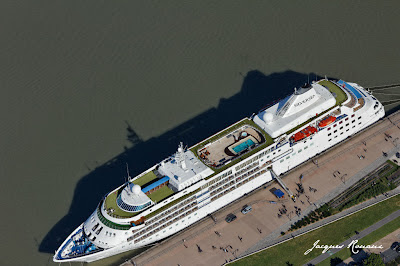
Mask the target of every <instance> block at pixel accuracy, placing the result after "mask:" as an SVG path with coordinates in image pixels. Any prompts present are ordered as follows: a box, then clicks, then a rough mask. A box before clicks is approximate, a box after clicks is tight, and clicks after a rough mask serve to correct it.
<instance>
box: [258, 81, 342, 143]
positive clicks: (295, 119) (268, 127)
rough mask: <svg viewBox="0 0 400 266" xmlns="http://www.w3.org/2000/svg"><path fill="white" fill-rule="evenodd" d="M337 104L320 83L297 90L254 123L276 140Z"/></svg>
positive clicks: (260, 114) (263, 112)
mask: <svg viewBox="0 0 400 266" xmlns="http://www.w3.org/2000/svg"><path fill="white" fill-rule="evenodd" d="M335 104H336V99H335V95H333V94H332V93H331V92H330V91H329V90H328V89H326V88H325V87H323V86H321V85H320V84H318V83H313V84H305V85H304V86H303V87H301V88H300V89H295V92H294V93H293V94H292V95H289V96H287V97H286V98H284V99H282V100H281V101H279V102H278V103H277V104H275V105H273V106H271V107H269V108H268V109H266V110H263V111H262V112H260V113H258V114H257V115H256V116H255V117H254V118H253V121H254V122H255V123H256V124H257V125H258V126H260V127H261V128H262V129H264V130H265V131H266V132H267V133H268V134H269V135H270V136H271V137H272V138H276V137H279V136H280V135H282V134H284V133H286V132H288V131H289V130H291V129H293V128H295V127H296V126H298V125H300V124H302V123H303V122H305V121H307V120H308V119H310V118H313V117H315V116H316V115H317V114H320V113H322V112H324V111H326V110H328V109H329V108H331V107H333V106H335Z"/></svg>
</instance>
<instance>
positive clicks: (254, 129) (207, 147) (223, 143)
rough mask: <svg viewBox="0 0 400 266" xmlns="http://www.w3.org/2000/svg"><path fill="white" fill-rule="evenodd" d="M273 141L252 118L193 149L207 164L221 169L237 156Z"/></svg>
mask: <svg viewBox="0 0 400 266" xmlns="http://www.w3.org/2000/svg"><path fill="white" fill-rule="evenodd" d="M272 143H273V139H272V138H271V137H270V136H269V135H268V134H266V133H265V132H264V131H263V130H261V129H260V128H259V127H258V126H257V125H256V124H255V123H253V122H252V121H251V120H249V119H244V120H242V121H241V122H239V123H237V124H234V125H232V126H230V127H228V128H227V129H225V130H224V131H222V132H221V133H218V134H216V135H214V136H212V137H211V138H209V139H207V140H205V141H203V142H202V143H200V144H198V145H197V146H195V147H194V148H192V149H191V150H192V152H193V153H194V154H196V156H197V157H198V158H199V159H200V160H201V161H202V162H203V163H204V164H206V165H207V166H209V167H211V168H213V169H221V168H225V167H224V166H227V165H230V163H231V162H232V161H233V160H235V159H237V158H243V157H245V156H246V157H247V156H250V155H251V154H253V153H254V152H255V150H258V149H257V148H258V147H260V146H261V145H262V146H263V147H265V146H268V145H270V144H272Z"/></svg>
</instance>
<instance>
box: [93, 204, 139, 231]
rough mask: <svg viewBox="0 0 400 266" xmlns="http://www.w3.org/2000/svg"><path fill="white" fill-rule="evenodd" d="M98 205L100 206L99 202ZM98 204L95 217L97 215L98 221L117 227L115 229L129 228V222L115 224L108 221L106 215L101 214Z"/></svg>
mask: <svg viewBox="0 0 400 266" xmlns="http://www.w3.org/2000/svg"><path fill="white" fill-rule="evenodd" d="M100 206H101V204H100ZM100 206H99V207H98V208H97V217H99V219H100V221H101V222H102V223H103V224H105V225H107V226H108V227H110V228H113V229H117V230H128V229H129V228H131V227H132V226H131V225H130V224H116V223H114V222H111V221H109V220H108V219H107V218H106V217H104V216H103V215H102V214H101V210H100V208H101V207H100Z"/></svg>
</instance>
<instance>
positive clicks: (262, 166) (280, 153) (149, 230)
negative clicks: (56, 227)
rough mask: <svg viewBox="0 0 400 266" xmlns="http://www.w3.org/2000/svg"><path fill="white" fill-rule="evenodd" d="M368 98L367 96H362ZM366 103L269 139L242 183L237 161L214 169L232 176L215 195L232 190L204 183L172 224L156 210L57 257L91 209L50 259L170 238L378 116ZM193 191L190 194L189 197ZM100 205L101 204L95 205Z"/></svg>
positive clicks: (92, 220)
mask: <svg viewBox="0 0 400 266" xmlns="http://www.w3.org/2000/svg"><path fill="white" fill-rule="evenodd" d="M365 93H366V92H365ZM368 97H372V96H371V95H368ZM373 99H374V98H373ZM375 100H376V99H374V102H375ZM371 103H373V101H372V100H371V102H370V103H369V104H365V106H364V107H363V108H362V111H361V112H360V111H357V112H353V109H352V108H342V112H341V120H340V121H342V122H340V124H339V122H338V123H337V127H336V126H335V128H332V129H329V130H328V127H326V128H323V129H322V130H319V131H318V132H317V133H316V134H313V135H312V136H310V137H307V138H305V139H304V140H302V141H298V142H297V143H296V144H293V143H291V142H289V141H287V142H286V143H285V144H283V145H282V146H279V145H277V144H276V143H275V144H273V145H274V148H273V149H272V150H271V146H269V147H267V148H265V149H264V150H261V151H259V152H257V153H254V154H253V155H251V156H250V157H249V158H246V160H243V161H249V162H252V163H251V164H250V163H249V164H248V165H249V167H250V166H252V165H254V166H253V168H250V170H248V171H249V174H247V172H245V173H246V175H247V178H248V179H245V178H243V181H241V180H240V179H239V181H238V178H236V177H237V176H239V173H238V169H237V166H238V165H239V164H241V163H242V162H243V161H242V162H240V163H237V164H235V165H233V166H232V167H231V168H229V169H226V170H224V171H223V172H221V173H219V174H218V175H216V176H215V177H214V178H215V179H216V178H217V177H218V176H222V175H223V174H224V173H228V172H229V171H230V173H229V174H231V176H232V177H233V176H234V177H233V179H229V181H226V185H225V186H224V188H223V189H222V190H221V191H222V192H218V193H224V192H225V191H228V190H229V189H232V191H230V192H227V193H226V194H225V195H222V196H220V197H217V195H218V193H216V192H211V193H210V190H211V188H210V186H202V187H201V190H200V191H199V192H197V193H196V194H194V195H196V199H195V201H194V202H195V204H194V206H192V207H189V206H186V207H187V208H186V209H187V210H186V209H185V210H184V211H182V213H184V214H185V216H184V217H183V218H181V219H178V220H176V221H174V222H173V223H171V222H169V224H168V226H165V224H164V225H163V224H162V218H158V220H157V217H158V216H161V215H159V214H157V215H156V216H154V217H152V218H150V219H149V220H148V221H147V222H146V224H145V225H144V226H143V225H142V226H138V227H132V228H131V229H129V230H125V231H123V230H114V229H111V228H108V229H107V230H108V231H107V233H109V234H110V235H111V234H112V233H115V234H114V238H113V239H115V241H117V242H119V244H116V245H115V244H114V246H113V247H109V248H104V250H102V251H97V252H94V253H93V254H87V255H83V256H78V257H75V258H63V256H62V255H60V254H61V253H62V252H63V249H65V250H68V249H67V248H63V247H64V246H66V244H67V243H68V241H71V240H70V239H71V237H73V236H74V235H75V234H76V233H77V232H78V230H79V229H83V230H85V233H86V234H88V233H89V232H90V228H91V227H92V226H93V225H94V224H96V223H99V221H100V219H99V216H98V212H99V210H96V211H95V212H94V213H93V214H92V215H91V216H90V217H89V218H88V220H87V221H86V222H85V223H83V224H82V225H81V226H79V227H78V228H77V229H76V230H75V231H74V232H73V233H72V234H71V235H70V236H69V237H68V238H67V240H66V241H65V242H64V243H63V244H62V245H61V247H60V249H59V250H58V251H57V253H56V255H55V257H54V261H56V262H65V261H82V262H92V261H95V260H99V259H103V258H106V257H109V256H112V255H116V254H119V253H122V252H125V251H129V250H133V249H137V248H141V247H145V246H149V245H152V244H153V243H154V242H157V241H159V240H162V239H164V238H166V237H168V236H171V235H173V234H175V233H177V232H179V231H181V230H183V229H185V228H187V227H189V226H191V225H192V224H194V223H196V222H197V221H199V220H201V219H202V218H204V217H206V216H207V215H209V214H211V213H213V212H215V211H217V210H219V209H221V208H222V207H224V206H226V205H228V204H229V203H231V202H233V201H235V200H237V199H238V198H240V197H242V196H243V195H244V194H246V193H249V192H251V191H252V190H254V189H256V188H258V187H260V186H261V185H263V184H265V183H267V182H269V181H271V180H272V179H273V177H272V174H271V171H270V170H269V169H271V167H272V169H273V171H274V173H275V174H277V175H281V174H283V173H285V172H287V171H289V170H291V169H293V168H294V167H296V166H298V165H300V164H302V163H304V162H305V161H307V160H309V159H310V158H312V157H314V156H315V155H317V154H320V153H321V152H323V151H325V150H327V149H329V148H331V147H333V146H335V145H336V144H338V143H339V142H341V141H343V140H345V139H346V138H348V137H350V136H352V135H354V134H355V133H357V132H359V131H361V130H363V129H365V128H366V127H368V126H370V125H371V124H373V123H375V122H376V121H378V120H379V119H381V118H382V117H383V116H384V110H383V106H382V105H380V104H379V108H376V105H375V108H374V104H371ZM332 125H333V124H332ZM253 158H256V159H253ZM239 169H240V168H239ZM252 169H253V170H252ZM232 172H233V173H232ZM239 172H240V171H239ZM225 176H226V174H225ZM210 180H211V179H210ZM231 180H232V181H231ZM245 180H247V181H245ZM217 182H218V181H217ZM228 183H229V184H228ZM239 185H240V186H239ZM221 187H222V185H221ZM212 193H214V194H212ZM194 195H193V196H190V197H194ZM176 205H177V204H176ZM174 206H175V205H174ZM184 207H185V206H183V207H182V208H181V209H178V210H177V211H176V213H177V214H176V217H178V216H179V214H180V213H181V212H179V214H178V211H179V210H183V208H184ZM100 208H102V207H101V206H100ZM171 208H172V207H171ZM160 214H161V213H160ZM171 220H172V219H171ZM158 221H160V222H158ZM85 228H86V229H85ZM141 231H145V232H144V233H142V234H141V235H139V236H136V237H135V234H136V235H137V233H138V232H141ZM113 239H111V240H113ZM111 240H110V241H111ZM104 244H107V243H104ZM66 252H67V251H65V252H64V253H66Z"/></svg>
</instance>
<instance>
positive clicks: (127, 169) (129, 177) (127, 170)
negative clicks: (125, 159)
mask: <svg viewBox="0 0 400 266" xmlns="http://www.w3.org/2000/svg"><path fill="white" fill-rule="evenodd" d="M126 173H127V174H128V181H131V176H130V174H129V167H128V163H126Z"/></svg>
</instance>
